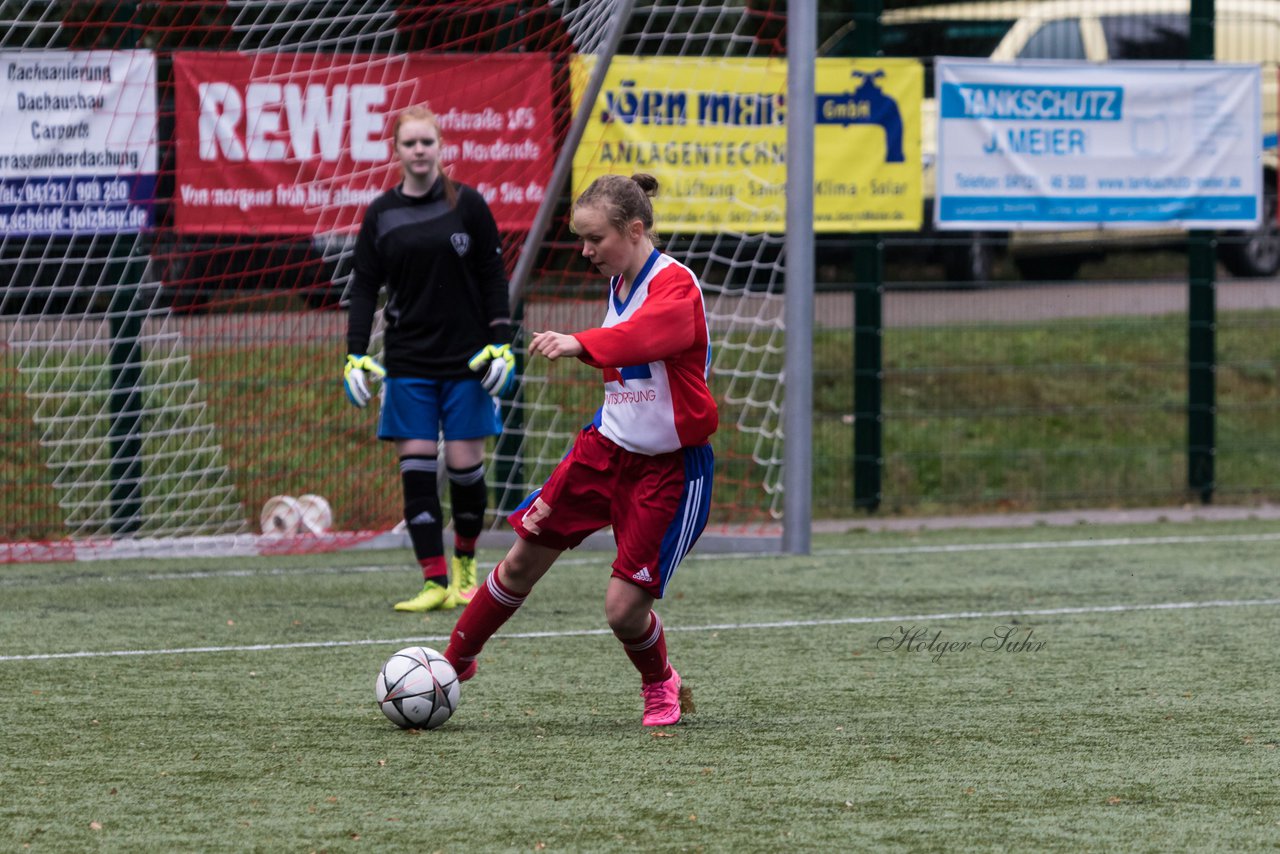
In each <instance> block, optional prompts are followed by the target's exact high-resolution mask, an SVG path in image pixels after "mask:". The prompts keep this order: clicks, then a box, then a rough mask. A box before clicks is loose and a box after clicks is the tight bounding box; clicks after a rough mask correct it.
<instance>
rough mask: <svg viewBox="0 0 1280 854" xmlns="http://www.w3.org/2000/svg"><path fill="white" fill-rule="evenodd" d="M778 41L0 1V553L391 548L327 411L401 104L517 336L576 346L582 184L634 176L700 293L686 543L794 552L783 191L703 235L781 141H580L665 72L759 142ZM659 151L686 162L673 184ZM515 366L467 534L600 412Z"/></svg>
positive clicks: (371, 448) (358, 6) (710, 15)
mask: <svg viewBox="0 0 1280 854" xmlns="http://www.w3.org/2000/svg"><path fill="white" fill-rule="evenodd" d="M108 7H109V8H108ZM783 21H784V16H783V15H782V13H780V12H777V11H775V10H774V7H773V6H772V4H757V3H747V2H737V3H727V4H708V3H705V2H692V0H669V1H668V2H663V0H653V2H646V0H630V2H624V0H576V2H575V0H564V2H557V0H526V1H525V2H497V0H465V2H464V0H445V2H440V3H433V4H421V3H417V2H402V0H376V1H375V2H368V0H360V1H359V2H356V0H183V2H174V0H136V2H130V3H119V4H101V3H97V2H79V0H67V2H62V3H57V4H50V3H45V2H37V0H6V2H0V53H2V54H3V59H4V60H5V64H6V66H7V67H16V68H20V69H21V71H20V72H19V73H18V74H17V76H16V77H15V76H14V75H13V74H10V75H8V80H7V82H4V83H0V87H3V88H0V110H3V112H4V114H5V118H6V121H5V122H3V123H0V219H3V222H4V225H5V228H4V229H3V232H2V236H0V268H2V269H0V273H2V274H3V280H4V282H5V283H6V284H5V287H4V290H3V292H0V330H2V331H3V335H4V344H5V346H4V348H3V352H2V354H0V365H2V369H3V372H4V374H5V376H6V378H7V380H6V382H5V383H4V384H2V385H0V408H3V418H2V419H0V423H3V424H4V425H5V431H6V434H7V435H6V439H7V441H6V442H5V443H4V450H2V451H0V454H3V455H4V456H3V457H2V458H0V501H2V502H3V503H4V505H5V506H6V507H7V508H10V509H11V512H8V511H7V512H6V514H4V519H3V521H0V562H3V561H5V560H9V561H14V560H18V561H21V560H40V559H55V558H65V557H68V556H71V557H86V556H87V557H108V556H123V555H131V554H138V553H163V552H172V553H186V554H190V553H197V552H208V553H223V554H226V553H246V554H251V553H291V552H306V551H309V550H324V549H332V548H342V547H352V546H359V545H362V544H385V543H387V542H388V541H389V539H388V538H389V537H391V538H393V537H394V536H396V535H395V534H394V533H392V532H394V530H395V528H396V525H397V523H398V522H399V521H400V519H399V516H400V499H399V484H398V479H397V472H396V470H395V466H394V461H393V460H392V455H391V454H390V452H389V451H388V449H387V447H386V446H385V445H383V444H381V443H379V442H377V440H376V439H375V438H374V414H373V413H372V412H370V411H363V412H361V411H357V410H354V409H353V408H351V407H350V406H348V404H347V403H346V401H345V398H344V397H343V395H342V391H341V384H340V380H339V373H338V372H339V371H340V369H341V358H342V353H343V348H344V340H345V320H346V317H345V311H344V306H343V302H342V299H343V294H344V291H345V289H346V287H347V286H348V284H349V282H350V278H351V254H352V248H353V236H354V229H355V227H357V226H358V222H359V217H360V215H361V213H362V210H363V206H364V205H365V204H367V202H368V200H369V199H370V198H372V197H373V196H374V195H376V193H377V192H380V191H381V190H382V189H385V188H386V187H387V186H390V185H391V184H392V183H393V182H394V180H395V169H394V166H393V165H392V164H391V163H390V160H391V158H390V151H389V148H388V147H387V145H386V130H387V128H389V121H388V117H389V116H390V115H392V114H393V113H394V111H395V110H397V109H399V108H402V107H403V106H407V105H408V104H410V103H421V102H426V103H428V104H429V105H430V106H431V108H432V109H433V110H434V111H435V112H436V113H437V115H439V116H440V117H441V119H442V135H443V137H444V143H445V154H446V158H447V161H446V162H447V168H449V170H450V172H451V174H452V175H453V177H455V178H456V179H458V180H460V181H463V182H465V183H468V184H471V185H473V186H476V187H477V188H478V189H479V190H480V191H481V192H482V193H484V194H485V195H486V197H487V198H488V199H489V201H490V205H491V207H492V208H493V209H494V212H495V217H496V218H497V220H498V223H499V228H500V230H501V233H502V238H503V248H504V253H505V255H506V261H507V265H508V273H509V275H510V276H511V278H512V283H513V288H514V289H518V290H519V294H518V295H519V297H520V311H521V314H522V315H523V318H524V325H525V328H548V327H551V328H564V329H570V328H587V327H591V326H595V325H598V323H599V320H600V317H601V303H602V293H603V289H602V286H601V282H600V281H598V276H596V274H594V272H593V271H591V270H589V269H588V268H587V267H586V265H585V264H584V263H583V262H582V259H581V258H580V256H579V253H578V248H579V247H578V246H577V245H576V244H575V241H574V239H573V235H572V234H571V233H570V232H569V230H568V225H567V222H566V214H567V210H568V201H569V199H570V198H571V197H572V194H573V193H574V192H575V191H576V190H578V189H580V186H579V185H580V184H581V183H582V182H583V181H585V180H589V175H590V174H591V172H592V170H593V169H594V170H598V169H600V168H602V167H606V168H608V169H609V170H611V171H617V172H620V173H625V174H630V173H632V172H638V171H650V172H654V173H655V174H658V176H659V178H660V181H662V184H663V186H662V188H661V190H660V197H659V202H660V204H666V205H674V204H677V200H680V199H682V198H683V199H684V201H685V207H684V208H683V209H682V210H680V211H677V210H675V209H674V208H662V209H660V210H659V212H658V223H657V226H658V230H659V231H660V233H661V235H662V237H663V238H664V239H665V245H666V248H667V249H668V251H670V252H671V253H672V254H673V255H675V256H676V257H678V258H679V259H680V260H681V261H682V262H683V263H685V264H687V265H688V266H690V267H691V268H692V269H693V270H694V272H695V273H696V274H697V275H698V276H699V277H700V279H701V280H702V283H703V286H704V293H705V299H706V305H707V314H708V321H709V324H710V326H711V329H712V346H713V354H714V361H713V364H712V386H713V391H714V392H715V394H716V397H717V401H718V403H719V405H720V413H721V428H720V431H719V433H717V435H716V437H715V439H714V440H713V441H714V446H715V448H716V454H717V482H716V494H715V496H714V499H713V508H712V519H711V524H710V525H709V527H708V530H707V533H706V535H705V541H704V547H705V548H707V549H717V550H733V551H760V550H777V549H779V548H780V547H781V537H782V532H783V523H784V521H786V523H787V524H788V525H790V524H792V523H795V524H802V525H803V526H804V530H805V531H806V532H807V526H808V519H807V508H806V507H805V506H804V505H797V507H798V508H801V509H796V510H794V515H797V516H801V517H803V518H798V519H789V518H788V516H789V515H791V514H793V510H792V508H791V506H790V505H788V506H787V507H786V508H785V509H784V495H785V494H786V492H787V491H788V490H794V489H797V488H801V487H800V486H793V485H791V484H788V485H787V489H784V482H783V481H784V469H785V468H786V467H785V466H784V453H783V452H784V442H783V434H784V433H785V432H786V429H787V428H786V427H785V425H784V418H783V410H784V406H783V403H784V396H783V395H784V392H783V389H784V385H785V383H784V373H785V372H786V371H792V372H794V371H797V370H800V368H799V367H796V366H792V365H791V364H790V362H789V361H788V359H789V358H790V357H789V356H788V355H787V353H788V348H787V342H788V324H787V317H788V313H789V312H793V311H795V310H796V309H795V308H794V307H792V306H791V305H790V304H788V303H787V302H786V301H785V292H787V291H791V292H792V293H794V292H795V291H796V290H797V287H796V283H793V282H792V281H791V279H790V278H789V270H788V267H787V259H788V257H791V258H794V257H795V252H796V250H794V249H793V248H792V247H790V246H788V245H787V243H786V241H787V238H786V236H785V235H784V229H783V227H782V216H783V208H784V205H783V196H782V194H781V193H774V194H770V195H765V196H762V197H761V198H759V199H751V200H739V202H741V203H740V204H739V203H737V202H735V205H737V207H740V208H741V209H742V211H743V213H742V223H741V224H740V226H735V225H734V224H733V223H729V222H728V220H727V218H726V219H724V220H722V221H717V222H715V223H710V221H709V220H707V221H701V222H700V221H698V219H697V217H698V216H704V215H706V216H710V215H712V214H714V216H720V213H725V211H728V209H729V207H732V206H725V205H724V202H725V200H724V198H723V197H718V196H717V195H716V193H717V190H716V188H718V187H720V188H722V187H728V186H731V185H732V184H733V182H734V181H737V180H740V179H741V176H742V175H749V176H751V177H752V180H755V181H756V182H757V183H758V184H759V185H760V186H771V185H773V184H775V183H777V182H778V176H780V175H782V174H784V171H785V167H783V166H782V165H781V164H780V163H779V162H777V156H776V151H775V149H777V148H781V147H783V146H785V140H784V139H783V138H782V137H779V138H778V139H779V140H780V141H779V142H777V143H776V144H775V143H770V142H760V143H757V144H753V146H754V147H753V148H752V149H751V151H750V152H748V151H747V150H746V149H745V148H744V149H742V151H741V152H731V153H730V154H731V155H732V156H729V155H726V154H725V152H726V151H727V150H728V148H729V146H728V145H727V144H725V143H724V142H723V140H727V139H730V138H733V134H736V131H733V132H732V133H731V132H730V131H717V132H718V133H720V137H717V138H716V139H710V138H708V139H703V138H702V137H700V136H699V135H698V134H699V133H700V131H697V132H696V131H694V130H688V133H687V135H686V136H685V137H676V138H675V139H674V141H672V142H669V143H664V144H662V145H657V144H656V143H654V144H649V142H643V144H642V140H643V137H641V136H633V137H630V138H624V139H623V141H622V142H621V143H620V142H619V138H618V137H611V136H610V135H609V133H608V132H605V131H607V130H608V129H607V128H605V125H606V124H609V123H610V122H611V123H612V125H613V129H615V130H616V129H618V128H621V127H622V126H623V124H626V122H625V121H624V119H635V118H636V116H637V115H639V113H637V112H634V110H643V109H646V108H645V107H642V106H640V105H638V104H636V105H632V104H631V102H630V101H628V100H627V99H628V98H630V97H631V96H632V95H634V94H635V93H636V91H637V90H639V89H640V88H647V89H649V90H651V94H650V97H651V98H652V99H653V100H652V103H651V104H650V106H652V107H654V109H658V108H659V107H660V102H661V101H662V100H663V93H664V92H665V93H667V94H668V95H671V96H672V97H671V98H669V99H668V101H670V102H671V103H674V95H675V93H676V92H677V90H680V89H682V87H683V84H684V83H686V82H688V80H690V79H691V80H694V81H695V82H696V85H697V86H699V87H701V89H702V90H705V91H706V92H709V93H711V94H713V95H715V94H717V93H718V91H719V89H720V88H722V87H730V89H731V88H732V86H731V84H732V83H733V81H742V80H751V81H759V82H758V85H756V89H754V90H744V92H743V94H742V95H741V96H740V97H739V96H734V97H733V98H732V99H731V100H732V102H733V106H732V109H734V110H742V109H744V105H747V104H748V103H749V104H750V110H752V111H754V112H752V113H751V116H752V118H751V121H756V120H759V121H768V122H772V123H773V124H774V125H777V124H778V120H779V119H780V117H781V112H777V113H776V114H774V113H773V112H771V110H773V109H774V106H775V105H778V104H781V103H782V102H783V100H784V97H785V96H786V94H787V93H786V90H785V86H786V82H785V81H786V75H785V71H784V73H782V74H779V73H778V69H779V67H782V68H784V69H785V62H784V61H783V60H784V55H785V50H784V46H783V44H782V43H781V42H780V40H779V36H780V34H781V32H782V30H783V27H782V24H783ZM613 37H616V40H617V43H618V44H617V49H616V56H615V57H614V60H613V62H610V63H607V66H608V67H606V63H605V62H604V60H605V58H606V57H607V56H608V55H609V53H610V51H609V43H610V40H611V38H613ZM593 62H595V63H596V65H595V66H594V68H596V69H598V80H597V83H598V86H599V89H600V92H599V93H598V97H591V95H590V93H589V92H588V93H587V94H584V92H586V90H585V89H584V88H583V86H584V83H585V81H586V79H587V78H586V77H585V76H584V71H587V70H589V69H591V68H592V67H593V66H592V63H593ZM619 75H622V76H619ZM690 75H692V77H691V76H690ZM661 80H669V81H680V82H681V85H680V86H677V85H676V84H675V83H674V82H671V83H666V84H664V83H662V82H660V81H661ZM744 85H745V84H744ZM684 88H687V87H684ZM791 97H792V98H794V97H795V95H794V94H793V95H792V96H791ZM610 99H613V100H610ZM726 103H728V102H727V101H726ZM726 109H727V108H726ZM610 110H612V113H611V114H610V115H609V116H607V117H606V118H607V121H606V120H602V118H601V116H602V115H603V114H604V113H608V112H609V111H610ZM627 110H632V112H630V113H628V112H627ZM575 115H576V116H580V117H581V118H580V124H579V125H578V126H577V127H576V128H575V123H574V117H575ZM718 115H720V114H718ZM735 115H737V114H736V113H735ZM655 116H656V113H655ZM721 118H723V115H722V116H721ZM19 119H23V120H25V121H19ZM32 120H34V121H35V122H36V123H37V125H36V126H37V127H38V128H40V129H42V130H41V131H40V132H39V133H37V134H36V135H35V136H34V137H33V135H32V134H31V133H30V127H31V126H32ZM720 120H721V119H717V121H720ZM628 127H630V128H631V129H633V130H636V129H639V127H640V126H639V125H638V124H636V123H635V122H631V123H630V124H628ZM654 127H661V126H660V125H657V124H655V125H652V126H650V128H651V129H652V128H654ZM663 129H665V130H671V129H672V128H671V127H670V126H667V127H665V128H663ZM575 138H579V139H580V140H581V141H580V143H578V144H574V141H575ZM770 138H771V137H770ZM650 142H652V141H650ZM664 146H665V147H664ZM670 151H684V152H690V151H696V152H700V153H699V154H698V155H697V156H711V157H712V161H713V162H709V163H708V164H707V165H705V167H698V168H697V169H696V173H695V174H693V176H692V177H690V173H687V172H681V171H679V170H678V169H677V170H674V171H673V170H672V169H671V168H670V166H671V164H670V163H668V162H666V159H665V158H668V157H669V155H668V154H666V153H664V152H670ZM707 152H713V153H714V156H712V155H707V154H706V153H707ZM654 153H656V157H657V160H656V161H654V160H653V159H652V156H651V155H653V154H654ZM624 154H625V156H621V157H620V156H619V155H624ZM746 154H751V155H752V156H758V158H759V163H758V165H753V164H752V163H746V162H743V159H742V158H743V157H744V156H745V155H746ZM717 157H718V158H719V160H716V158H717ZM771 157H772V158H773V159H772V160H770V158H771ZM628 158H630V159H628ZM694 182H697V183H696V184H695V183H694ZM699 193H702V194H704V197H703V198H701V200H698V199H695V200H694V201H693V202H692V203H691V204H692V207H691V206H690V203H689V199H690V197H696V196H698V194H699ZM699 205H701V206H703V207H702V210H703V213H701V214H700V213H698V210H699V207H698V206H699ZM717 206H719V208H723V210H721V211H720V213H716V210H718V208H717ZM708 211H709V212H711V213H710V214H708V213H707V212H708ZM669 213H670V214H673V215H671V216H667V214H669ZM725 216H726V217H727V214H725ZM713 218H714V217H713ZM811 236H812V235H811V234H810V237H811ZM800 251H801V252H804V251H806V250H800ZM807 251H808V252H811V251H812V250H811V248H810V249H809V250H807ZM802 275H803V273H802ZM807 278H808V279H809V280H810V281H809V283H808V284H809V286H810V287H811V286H812V281H811V280H812V270H811V267H810V273H809V274H808V276H807ZM784 284H785V285H790V286H791V287H789V288H788V287H784ZM801 286H803V285H802V284H801ZM809 310H810V311H811V310H812V309H811V308H810V309H809ZM804 343H805V345H806V346H807V343H808V342H804ZM374 347H375V348H376V347H380V325H376V326H375V344H374ZM525 367H526V372H525V375H524V377H523V381H522V383H521V387H520V390H519V392H518V395H517V396H516V397H513V398H512V399H511V400H509V401H507V402H506V406H505V407H504V409H505V413H506V419H507V432H506V435H505V436H504V437H503V440H502V441H501V442H500V443H499V444H498V445H497V446H496V447H495V448H494V454H493V459H492V462H491V464H490V466H489V470H490V473H491V485H492V487H493V490H494V496H495V500H494V501H492V502H491V505H492V506H491V518H490V522H491V531H490V533H489V534H488V535H487V536H489V537H491V538H492V537H501V536H503V535H502V531H503V530H504V528H505V526H504V525H503V524H502V520H501V517H502V513H501V510H502V508H503V505H504V504H505V503H507V502H509V501H510V500H511V499H512V497H514V496H522V495H524V494H526V493H527V492H528V491H530V490H531V489H532V488H534V487H536V486H537V485H539V484H540V483H541V482H542V480H543V479H545V477H546V475H547V474H548V473H549V471H550V470H551V468H552V467H553V466H554V465H555V463H556V462H558V461H559V459H560V458H561V457H562V456H563V454H564V452H565V449H566V448H567V447H568V444H569V442H570V441H571V440H572V438H573V436H574V434H575V433H576V431H577V429H578V428H579V427H580V426H581V425H582V424H583V423H585V422H586V421H587V420H589V418H590V415H591V413H592V412H593V411H594V409H595V408H596V407H597V406H598V405H599V400H598V398H599V380H598V377H597V376H595V375H594V374H593V372H591V371H590V370H589V369H587V368H585V367H584V366H569V365H556V366H549V365H547V364H546V363H545V362H543V361H542V360H538V361H536V362H534V363H532V364H529V363H526V365H525ZM800 400H802V398H800ZM793 429H794V428H793ZM791 465H793V466H797V467H798V466H799V465H800V464H799V463H795V464H791ZM794 470H796V469H794V468H793V471H794ZM496 475H501V476H500V477H498V476H496ZM803 488H805V489H806V490H807V483H806V484H804V485H803ZM302 495H319V496H323V497H324V498H325V499H327V502H328V505H329V506H330V507H331V508H332V526H331V527H330V528H329V529H328V530H327V531H325V532H322V533H320V534H317V533H315V532H309V531H306V530H301V529H299V530H284V531H281V530H273V531H271V532H269V533H264V531H263V520H262V519H260V510H261V509H262V508H263V506H264V505H265V504H266V503H267V502H268V501H269V500H270V499H272V498H274V497H277V496H293V497H298V496H302ZM806 536H807V533H806Z"/></svg>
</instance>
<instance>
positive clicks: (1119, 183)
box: [934, 58, 1262, 230]
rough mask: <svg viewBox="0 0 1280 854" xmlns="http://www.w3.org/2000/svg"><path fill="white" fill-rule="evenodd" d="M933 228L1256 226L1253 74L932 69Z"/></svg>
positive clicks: (1218, 67)
mask: <svg viewBox="0 0 1280 854" xmlns="http://www.w3.org/2000/svg"><path fill="white" fill-rule="evenodd" d="M935 85H936V97H937V105H938V149H937V150H938V156H937V173H936V174H937V185H936V186H937V189H936V201H935V204H934V221H935V224H936V225H937V227H938V228H940V229H957V230H959V229H990V228H999V229H1010V230H1045V229H1080V228H1086V227H1098V228H1150V227H1152V226H1153V225H1161V226H1171V227H1179V228H1188V229H1191V228H1213V229H1216V228H1254V227H1257V225H1258V224H1259V221H1260V217H1261V208H1262V205H1261V192H1262V166H1261V164H1262V131H1261V107H1262V96H1261V71H1260V69H1259V67H1258V66H1256V65H1231V64H1223V63H1216V62H1117V63H1107V64H1104V65H1098V64H1093V63H1086V62H1030V61H1027V62H1019V63H1013V64H1010V63H993V62H986V61H975V60H957V59H946V58H939V59H938V61H937V75H936V84H935Z"/></svg>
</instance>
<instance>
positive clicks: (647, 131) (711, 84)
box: [572, 56, 924, 232]
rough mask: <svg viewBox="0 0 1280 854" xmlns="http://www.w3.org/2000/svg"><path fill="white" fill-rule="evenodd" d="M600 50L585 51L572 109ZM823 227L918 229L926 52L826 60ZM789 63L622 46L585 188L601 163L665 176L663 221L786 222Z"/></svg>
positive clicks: (818, 204) (588, 143)
mask: <svg viewBox="0 0 1280 854" xmlns="http://www.w3.org/2000/svg"><path fill="white" fill-rule="evenodd" d="M594 62H595V57H592V56H577V57H574V62H573V67H572V81H573V100H574V108H575V109H576V108H577V105H578V103H579V102H580V101H581V100H582V92H583V90H584V89H585V87H586V82H587V79H588V78H589V77H590V74H591V68H592V66H593V65H594ZM814 89H815V98H816V104H815V108H816V112H815V127H814V149H815V151H814V217H813V218H814V230H815V231H819V232H838V231H918V230H919V229H920V227H921V224H922V211H923V201H922V194H921V173H922V170H921V166H920V105H921V100H922V98H923V95H924V70H923V68H922V67H921V65H920V63H919V62H918V61H916V60H914V59H888V58H878V59H819V60H817V65H816V69H815V86H814ZM786 93H787V64H786V61H785V60H780V59H755V58H741V59H724V60H719V61H716V62H708V61H707V60H705V59H688V58H670V57H617V58H615V59H614V60H613V62H612V64H611V65H610V66H609V72H608V74H607V75H606V76H605V81H604V86H603V87H602V89H601V91H600V96H599V98H597V100H596V107H595V109H594V110H593V111H592V114H591V118H590V120H589V121H588V123H587V127H586V130H585V132H584V134H583V138H582V143H581V145H579V146H578V150H577V152H576V153H575V155H574V159H573V193H574V196H575V197H576V196H577V195H578V194H579V193H581V192H582V191H583V190H584V189H586V187H587V185H588V184H590V183H591V182H592V181H593V180H594V179H595V178H597V177H598V176H600V175H605V174H609V173H613V174H619V175H631V174H633V173H636V172H647V173H649V174H651V175H653V176H654V177H656V178H657V179H658V182H659V193H658V196H657V197H656V198H655V199H654V216H655V218H656V220H657V225H658V228H659V229H660V230H667V231H703V232H705V231H737V232H770V231H772V232H780V231H783V230H784V228H785V222H786V181H787V151H786V141H787V127H786V123H787V112H786Z"/></svg>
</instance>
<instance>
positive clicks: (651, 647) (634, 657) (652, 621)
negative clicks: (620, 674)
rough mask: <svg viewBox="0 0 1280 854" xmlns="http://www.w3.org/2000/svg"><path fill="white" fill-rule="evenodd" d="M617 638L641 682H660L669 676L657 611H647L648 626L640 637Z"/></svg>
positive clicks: (664, 638) (664, 644) (663, 637)
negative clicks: (638, 673) (637, 671)
mask: <svg viewBox="0 0 1280 854" xmlns="http://www.w3.org/2000/svg"><path fill="white" fill-rule="evenodd" d="M615 637H616V635H615ZM618 640H620V641H621V642H622V648H623V649H624V650H626V653H627V658H629V659H631V663H632V664H634V665H635V666H636V670H639V671H640V681H641V682H644V683H650V682H661V681H662V680H664V679H670V678H671V667H670V666H669V665H668V664H667V636H666V633H665V632H663V631H662V620H660V619H658V612H657V611H650V612H649V628H647V629H645V632H644V634H642V635H641V636H640V637H638V638H618Z"/></svg>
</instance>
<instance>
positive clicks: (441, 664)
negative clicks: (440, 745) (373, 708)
mask: <svg viewBox="0 0 1280 854" xmlns="http://www.w3.org/2000/svg"><path fill="white" fill-rule="evenodd" d="M373 691H374V694H375V695H376V696H377V698H378V708H380V709H382V713H383V714H384V715H386V716H387V717H388V718H389V719H390V720H391V722H392V723H393V724H395V725H396V726H398V727H400V728H401V729H435V728H436V727H438V726H440V725H441V724H443V723H444V722H445V721H447V720H449V716H450V715H452V714H453V710H454V709H456V708H458V674H457V673H456V672H455V671H454V669H453V665H452V664H450V663H449V662H448V660H447V659H446V658H445V657H444V656H443V655H441V654H440V653H438V652H436V651H435V650H434V649H429V648H428V647H425V646H410V647H405V648H404V649H402V650H400V651H399V652H397V653H395V654H394V655H392V656H391V657H390V658H388V659H387V663H386V664H384V665H382V669H381V670H379V671H378V678H377V679H376V680H375V681H374V684H373Z"/></svg>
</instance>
